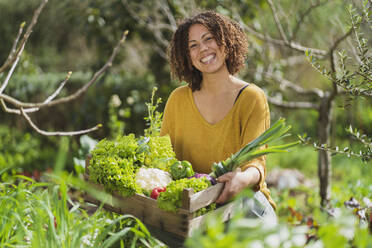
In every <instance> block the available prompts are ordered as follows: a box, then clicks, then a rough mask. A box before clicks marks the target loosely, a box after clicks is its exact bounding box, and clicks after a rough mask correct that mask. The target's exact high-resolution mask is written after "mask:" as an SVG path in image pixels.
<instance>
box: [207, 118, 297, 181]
mask: <svg viewBox="0 0 372 248" xmlns="http://www.w3.org/2000/svg"><path fill="white" fill-rule="evenodd" d="M289 129H291V126H286V125H285V119H283V118H280V119H279V120H278V121H276V122H275V123H274V124H273V125H272V126H271V127H270V128H269V129H267V130H266V131H265V132H264V133H262V134H261V135H260V136H259V137H257V138H256V139H255V140H253V141H252V142H250V143H249V144H247V145H246V146H244V147H243V148H242V149H240V150H239V151H238V152H237V153H235V154H234V155H232V156H231V157H229V158H228V159H226V160H225V161H222V162H219V163H213V165H212V172H211V173H210V175H211V176H212V177H215V178H217V177H219V176H221V175H223V174H225V173H227V172H230V171H234V170H235V169H236V168H238V167H239V166H242V165H243V164H244V163H246V162H248V161H250V160H252V159H254V158H257V157H260V156H262V155H265V154H269V153H278V152H287V150H285V149H287V148H289V147H292V146H295V145H297V144H298V143H299V141H297V142H293V143H289V144H284V145H276V146H270V147H268V148H263V146H264V145H265V144H269V143H272V142H275V141H278V140H280V139H282V138H284V137H286V136H288V135H289V134H286V133H287V132H288V130H289Z"/></svg>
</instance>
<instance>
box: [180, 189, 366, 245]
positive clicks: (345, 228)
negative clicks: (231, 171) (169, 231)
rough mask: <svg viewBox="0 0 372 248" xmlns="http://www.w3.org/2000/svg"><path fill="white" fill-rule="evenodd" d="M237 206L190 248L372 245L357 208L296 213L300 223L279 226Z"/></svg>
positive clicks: (213, 218)
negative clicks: (225, 220)
mask: <svg viewBox="0 0 372 248" xmlns="http://www.w3.org/2000/svg"><path fill="white" fill-rule="evenodd" d="M309 193H310V194H311V192H310V191H309ZM313 194H314V195H315V193H313ZM246 197H252V194H248V192H247V193H243V194H241V195H240V196H239V197H238V198H237V199H236V201H240V200H242V199H244V198H246ZM237 206H239V207H237V208H236V209H235V215H234V216H233V218H232V219H230V220H229V221H228V222H226V223H224V222H223V221H222V216H221V215H217V214H211V215H210V216H209V218H208V219H207V221H206V224H205V226H203V227H202V228H198V229H197V230H196V231H195V232H194V233H193V235H192V236H191V237H190V238H188V239H187V240H186V243H185V245H186V247H196V246H197V247H309V248H310V247H330V248H333V247H334V248H338V247H371V246H372V236H371V235H370V234H368V232H369V230H368V225H367V223H366V222H365V220H362V219H359V218H358V216H357V215H356V214H353V213H355V212H356V209H353V210H350V209H345V208H342V209H336V210H335V213H334V214H333V216H330V215H329V213H328V212H326V211H324V212H322V211H319V209H315V210H313V211H312V214H311V215H310V216H307V215H304V214H303V212H297V211H295V210H292V212H291V213H292V216H291V217H292V218H295V219H296V221H293V220H290V219H281V220H280V222H279V224H277V225H276V224H274V223H273V222H272V220H270V219H267V218H264V219H252V218H248V217H246V214H245V213H246V211H247V209H246V208H245V207H244V205H243V207H242V205H239V204H237ZM296 206H297V205H296ZM297 207H298V206H297ZM367 211H368V210H367Z"/></svg>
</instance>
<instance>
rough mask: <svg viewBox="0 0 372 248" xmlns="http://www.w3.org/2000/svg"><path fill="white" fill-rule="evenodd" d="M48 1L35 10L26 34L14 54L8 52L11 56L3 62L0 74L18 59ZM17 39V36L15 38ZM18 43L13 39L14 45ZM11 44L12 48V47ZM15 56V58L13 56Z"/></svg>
mask: <svg viewBox="0 0 372 248" xmlns="http://www.w3.org/2000/svg"><path fill="white" fill-rule="evenodd" d="M47 2H48V0H43V2H42V3H41V4H40V6H39V7H38V8H37V9H36V10H35V12H34V15H33V17H32V19H31V23H30V25H28V27H27V30H26V33H25V34H24V35H23V38H22V41H21V43H20V46H19V47H18V49H17V51H16V52H15V53H13V52H12V51H10V54H9V55H11V54H12V56H10V57H8V59H7V60H6V61H5V62H4V64H3V65H2V66H1V67H0V73H2V72H3V71H5V70H6V69H7V68H8V67H9V66H10V65H12V64H13V63H14V61H15V60H16V58H17V57H19V53H20V51H21V49H23V48H22V47H23V46H24V45H25V44H26V42H27V40H28V37H30V34H31V32H32V30H33V28H34V26H35V24H36V23H37V20H38V18H39V15H40V13H41V11H42V10H43V9H44V7H45V5H46V4H47ZM21 28H23V27H22V24H21ZM20 32H21V30H19V31H18V33H20ZM17 37H18V36H17ZM17 43H18V41H17V38H16V39H15V41H14V44H15V45H16V44H17ZM14 44H13V46H14ZM14 54H15V56H14Z"/></svg>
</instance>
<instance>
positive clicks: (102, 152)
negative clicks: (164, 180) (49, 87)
mask: <svg viewBox="0 0 372 248" xmlns="http://www.w3.org/2000/svg"><path fill="white" fill-rule="evenodd" d="M175 160H176V159H175V154H174V152H173V148H172V145H171V142H170V139H169V136H163V137H141V138H140V139H138V140H137V139H136V137H135V136H134V134H129V135H126V136H118V137H117V138H116V139H115V140H113V141H109V140H106V139H104V140H101V141H100V142H99V143H98V144H97V146H96V148H95V149H94V150H93V151H92V159H91V161H90V167H89V173H90V179H91V180H92V181H93V182H97V183H100V184H102V185H103V186H104V187H105V189H106V190H108V191H109V192H113V191H117V192H118V193H119V194H121V195H123V196H131V195H134V194H135V193H142V189H141V188H140V187H139V186H138V185H137V184H136V182H135V173H136V171H137V169H138V168H139V167H140V166H142V165H145V166H146V167H155V168H159V169H162V170H165V171H169V167H170V165H171V164H172V163H173V162H174V161H175Z"/></svg>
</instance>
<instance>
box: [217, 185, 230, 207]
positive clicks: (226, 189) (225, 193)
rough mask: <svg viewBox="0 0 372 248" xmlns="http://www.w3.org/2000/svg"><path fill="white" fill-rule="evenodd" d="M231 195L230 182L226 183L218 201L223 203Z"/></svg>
mask: <svg viewBox="0 0 372 248" xmlns="http://www.w3.org/2000/svg"><path fill="white" fill-rule="evenodd" d="M230 197H231V191H230V184H229V183H226V184H225V187H224V188H223V190H222V192H221V194H220V196H219V197H218V199H217V200H216V203H218V204H223V203H225V202H226V201H227V200H228V199H230Z"/></svg>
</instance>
